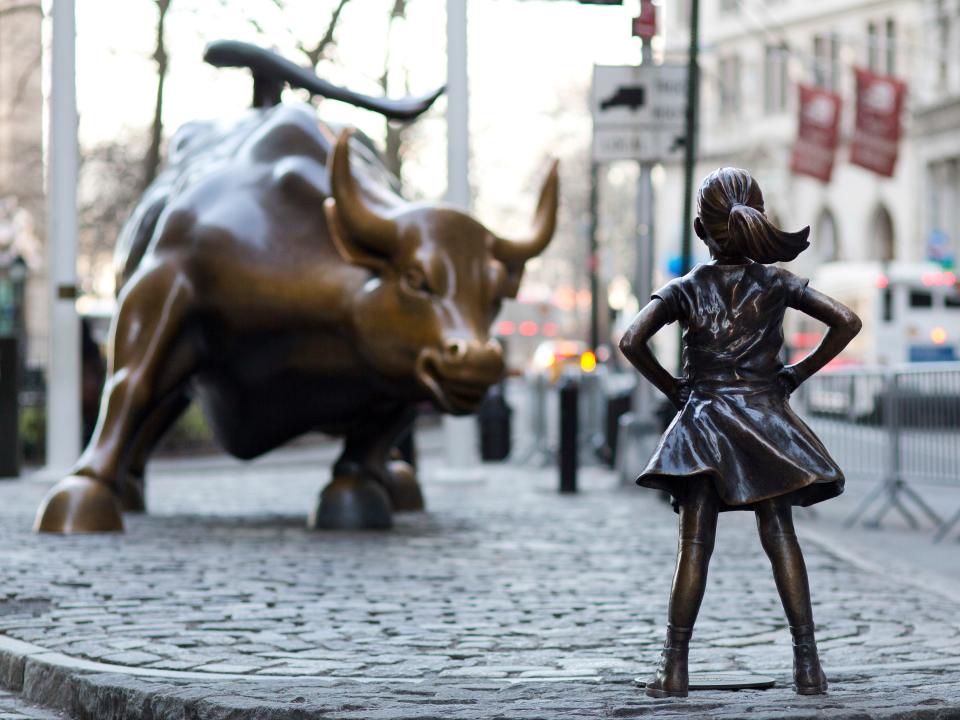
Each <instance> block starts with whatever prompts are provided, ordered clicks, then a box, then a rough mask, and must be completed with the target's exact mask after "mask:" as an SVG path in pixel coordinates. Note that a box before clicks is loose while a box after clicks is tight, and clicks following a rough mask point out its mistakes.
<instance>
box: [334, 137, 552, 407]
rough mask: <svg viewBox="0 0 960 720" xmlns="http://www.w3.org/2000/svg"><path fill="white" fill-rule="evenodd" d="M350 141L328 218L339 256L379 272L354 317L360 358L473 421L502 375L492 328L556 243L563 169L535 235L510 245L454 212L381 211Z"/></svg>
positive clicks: (436, 208)
mask: <svg viewBox="0 0 960 720" xmlns="http://www.w3.org/2000/svg"><path fill="white" fill-rule="evenodd" d="M349 139H350V133H349V131H345V132H344V133H342V134H341V135H340V137H339V139H338V141H337V145H336V148H335V150H334V155H333V161H332V164H331V166H330V186H331V195H332V197H330V198H329V199H328V200H327V201H326V206H325V209H326V213H327V221H328V224H329V226H330V233H331V236H332V238H333V241H334V243H335V244H336V246H337V248H338V250H339V251H340V254H341V255H342V256H343V257H344V258H345V259H346V260H347V261H349V262H351V263H355V264H358V265H363V266H365V267H367V268H370V269H371V270H372V271H373V272H374V276H373V277H372V278H371V280H370V281H369V282H368V283H367V284H366V286H365V287H364V289H363V293H362V297H360V298H358V300H357V303H356V306H355V308H354V313H355V315H354V320H355V323H356V326H357V328H358V330H359V331H358V337H356V342H357V344H358V350H359V351H360V352H361V353H362V354H363V355H364V356H365V358H366V359H367V361H368V362H370V364H371V365H373V366H374V367H375V368H376V369H377V370H379V371H381V372H383V373H384V374H385V375H387V376H389V377H393V378H397V379H403V378H411V379H412V378H416V382H417V384H418V386H419V388H420V392H419V393H417V394H419V395H421V396H422V395H424V394H426V395H427V396H428V397H429V398H430V399H432V400H433V401H434V402H435V403H436V404H437V405H439V406H440V407H441V408H442V409H444V410H446V411H447V412H451V413H455V414H465V413H469V412H473V411H475V410H476V409H477V407H478V406H479V404H480V401H481V400H482V399H483V396H484V394H485V393H486V391H487V389H488V388H489V387H490V385H492V384H493V383H495V382H498V381H499V380H500V379H501V378H502V377H503V372H504V361H503V350H502V348H501V347H500V344H499V343H498V342H496V340H494V339H492V338H491V337H490V326H491V324H492V323H493V320H494V318H495V316H496V314H497V312H498V311H499V310H500V304H501V302H502V300H503V299H504V298H506V297H515V296H516V294H517V290H518V288H519V285H520V277H521V275H522V273H523V266H524V263H525V262H526V261H527V260H529V259H530V258H532V257H534V256H535V255H537V254H539V253H541V252H542V251H543V250H544V248H546V246H547V244H548V243H549V242H550V238H551V237H552V235H553V231H554V228H555V226H556V216H557V195H558V185H559V182H558V174H557V164H556V163H554V164H553V167H552V168H551V170H550V173H549V175H548V176H547V179H546V181H545V182H544V185H543V189H542V190H541V193H540V202H539V204H538V206H537V213H536V220H535V222H534V229H533V232H532V233H531V235H530V236H529V237H528V238H525V239H522V240H508V239H506V238H502V237H498V236H496V235H494V234H493V233H492V232H491V231H490V230H488V229H487V228H485V227H484V226H483V225H481V224H480V223H479V222H477V221H476V220H474V219H473V218H472V217H470V216H469V215H467V214H465V213H463V212H461V211H459V210H457V209H455V208H453V207H449V206H444V205H435V204H430V205H427V204H410V205H404V206H402V207H400V208H399V209H395V210H390V211H386V210H378V209H377V208H376V207H375V204H374V203H372V202H369V201H367V200H366V199H365V198H364V194H365V193H364V189H369V188H361V187H360V184H359V183H358V181H357V177H356V176H355V175H354V173H353V172H352V171H351V167H350V153H349Z"/></svg>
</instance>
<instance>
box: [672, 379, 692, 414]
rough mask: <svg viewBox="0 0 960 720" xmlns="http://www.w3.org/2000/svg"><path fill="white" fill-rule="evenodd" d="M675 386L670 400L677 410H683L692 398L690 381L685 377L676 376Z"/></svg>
mask: <svg viewBox="0 0 960 720" xmlns="http://www.w3.org/2000/svg"><path fill="white" fill-rule="evenodd" d="M674 382H675V386H674V390H673V393H671V395H670V397H669V400H670V402H672V403H673V406H674V407H675V408H676V409H677V410H683V406H684V405H686V404H687V400H689V399H690V383H689V382H688V381H687V380H685V379H684V378H674Z"/></svg>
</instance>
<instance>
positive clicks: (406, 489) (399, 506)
mask: <svg viewBox="0 0 960 720" xmlns="http://www.w3.org/2000/svg"><path fill="white" fill-rule="evenodd" d="M387 472H388V474H387V481H386V483H385V485H386V488H387V493H388V494H389V495H390V502H391V503H392V504H393V510H394V512H420V511H421V510H423V509H424V502H423V492H422V491H421V490H420V483H418V482H417V474H416V470H414V469H413V466H412V465H411V464H410V463H408V462H404V461H403V460H391V461H390V462H388V463H387Z"/></svg>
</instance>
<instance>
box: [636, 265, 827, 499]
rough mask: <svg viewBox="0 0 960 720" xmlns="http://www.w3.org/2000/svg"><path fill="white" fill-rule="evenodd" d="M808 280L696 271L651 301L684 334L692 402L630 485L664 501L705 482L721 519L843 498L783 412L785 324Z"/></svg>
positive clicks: (781, 273) (819, 454)
mask: <svg viewBox="0 0 960 720" xmlns="http://www.w3.org/2000/svg"><path fill="white" fill-rule="evenodd" d="M807 282H808V281H807V280H804V279H802V278H799V277H797V276H796V275H794V274H793V273H790V272H788V271H786V270H784V269H782V268H778V267H775V266H773V265H763V264H761V263H750V264H746V265H698V266H697V267H695V268H694V269H693V270H691V271H690V272H689V273H688V274H687V275H685V276H684V277H682V278H676V279H675V280H672V281H671V282H669V283H667V284H666V285H665V286H664V287H663V288H662V289H660V290H659V291H657V292H656V293H654V294H653V297H655V298H660V299H661V300H663V302H664V303H666V306H667V308H669V311H670V322H673V321H679V322H680V324H681V326H682V327H683V377H684V380H685V381H686V382H687V383H688V384H689V387H690V399H689V400H688V401H687V404H686V405H684V407H683V409H682V410H681V411H680V412H679V413H678V414H677V416H676V417H675V418H674V419H673V422H671V423H670V426H669V427H668V428H667V431H666V432H665V433H664V434H663V437H662V438H661V439H660V443H659V444H658V445H657V449H656V451H655V452H654V453H653V457H652V458H651V459H650V462H649V463H648V464H647V467H646V469H645V470H644V471H643V472H642V473H641V475H640V477H639V478H637V484H639V485H644V486H646V487H651V488H657V489H660V490H665V491H667V492H669V493H670V494H671V495H673V497H674V498H675V500H674V508H675V509H676V507H677V499H682V497H683V492H684V489H685V485H686V483H685V481H686V480H687V479H689V478H690V477H691V476H695V475H707V476H709V477H710V478H711V479H712V480H713V483H714V485H715V486H716V489H717V494H718V495H719V496H720V500H721V510H745V509H750V507H749V506H750V505H751V503H755V502H757V501H759V500H765V499H767V498H772V497H779V496H789V499H790V501H791V503H792V504H794V505H812V504H813V503H817V502H820V501H821V500H826V499H828V498H832V497H835V496H836V495H839V494H840V493H842V492H843V483H844V478H843V473H842V472H841V471H840V468H839V467H837V464H836V463H835V462H834V461H833V459H832V458H831V457H830V455H829V454H828V453H827V451H826V449H825V448H824V447H823V444H822V443H821V442H820V441H819V440H818V439H817V436H816V435H814V434H813V431H812V430H810V428H809V427H807V425H806V424H805V423H804V422H803V421H802V420H801V419H800V418H798V417H797V416H796V414H795V413H794V412H793V410H792V409H791V408H790V405H789V404H788V403H787V396H786V394H785V393H784V391H783V389H782V388H781V386H780V385H779V383H778V382H777V373H778V372H779V371H780V370H781V369H782V368H783V363H782V362H781V361H780V350H781V347H782V346H783V315H784V312H785V310H786V309H787V307H788V306H796V305H797V303H798V302H799V299H800V296H801V295H802V294H803V292H804V288H806V286H807Z"/></svg>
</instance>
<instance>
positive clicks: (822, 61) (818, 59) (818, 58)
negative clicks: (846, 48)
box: [813, 33, 840, 90]
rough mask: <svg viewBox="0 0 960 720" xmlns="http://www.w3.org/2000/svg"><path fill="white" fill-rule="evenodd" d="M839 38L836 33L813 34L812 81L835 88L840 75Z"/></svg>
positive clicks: (823, 86) (827, 88)
mask: <svg viewBox="0 0 960 720" xmlns="http://www.w3.org/2000/svg"><path fill="white" fill-rule="evenodd" d="M839 70H840V38H839V37H838V36H837V34H836V33H831V34H830V35H814V36H813V83H814V85H818V86H819V87H822V88H825V89H826V90H836V89H837V87H838V84H839V80H840V75H839Z"/></svg>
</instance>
